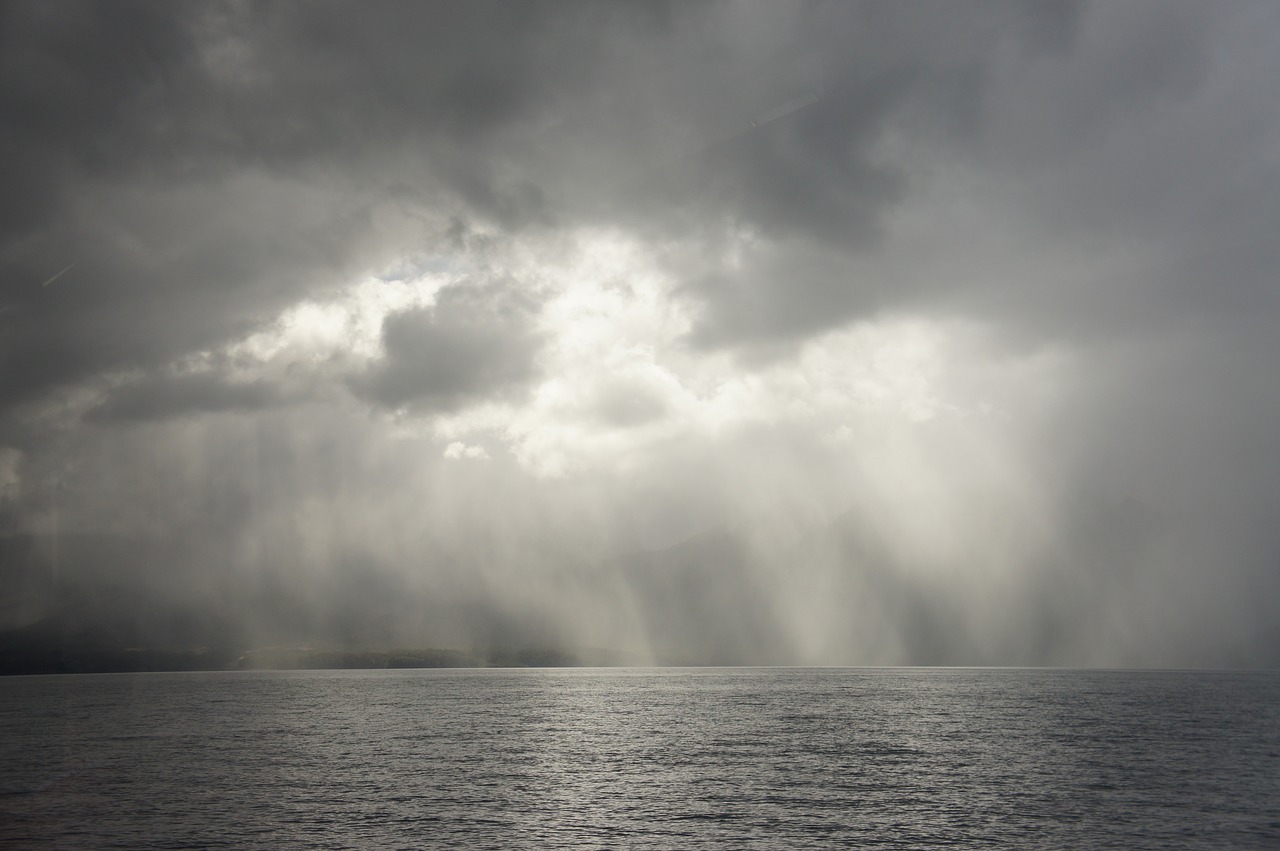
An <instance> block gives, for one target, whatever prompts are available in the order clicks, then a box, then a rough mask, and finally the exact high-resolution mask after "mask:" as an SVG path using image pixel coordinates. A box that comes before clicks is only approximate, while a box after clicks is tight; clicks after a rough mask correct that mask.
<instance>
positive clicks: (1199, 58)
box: [0, 0, 1280, 665]
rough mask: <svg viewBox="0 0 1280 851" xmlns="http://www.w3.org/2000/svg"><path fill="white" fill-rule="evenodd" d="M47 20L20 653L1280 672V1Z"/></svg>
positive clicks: (463, 7)
mask: <svg viewBox="0 0 1280 851" xmlns="http://www.w3.org/2000/svg"><path fill="white" fill-rule="evenodd" d="M0 9H2V11H0V119H2V120H0V187H3V189H2V190H0V533H3V535H4V536H5V538H6V540H8V541H9V542H10V543H9V545H8V549H7V550H6V552H7V553H8V555H7V556H6V558H7V559H8V563H7V565H6V567H5V569H6V570H9V571H10V572H11V574H12V575H17V573H21V574H22V575H23V576H26V577H28V579H27V580H24V582H27V586H25V588H26V590H23V591H21V592H20V593H19V592H18V591H14V590H13V586H12V585H11V587H10V590H9V591H8V592H6V594H7V596H8V597H9V599H8V600H6V601H5V604H4V606H3V607H0V616H2V617H3V619H4V620H5V623H4V624H2V625H3V626H5V627H7V628H12V627H15V626H22V625H26V624H30V623H34V622H37V621H39V620H40V619H41V618H49V617H54V616H55V615H56V613H57V611H58V610H59V607H60V606H64V605H65V604H66V601H64V600H59V599H57V594H58V592H57V591H56V590H54V591H51V590H50V588H52V587H53V586H48V585H40V584H39V583H38V582H35V583H34V584H33V583H32V582H31V581H28V580H29V577H30V576H31V575H34V573H39V572H41V571H45V572H49V571H57V570H63V571H72V570H78V571H82V572H83V571H93V570H105V569H106V568H105V567H103V566H102V565H104V564H106V563H108V562H110V564H111V565H113V567H112V569H116V570H121V571H124V572H126V573H128V572H130V571H132V572H133V573H132V574H131V575H135V576H142V577H145V579H141V580H136V581H139V582H144V583H145V584H147V585H148V586H149V587H151V588H152V590H153V591H154V590H155V588H156V587H159V586H163V588H165V589H168V590H166V591H165V593H164V594H159V592H156V593H157V594H158V596H156V598H155V601H152V602H149V603H148V605H151V606H168V605H174V606H185V607H186V608H185V609H183V610H184V611H192V610H193V607H194V608H195V609H203V610H206V611H207V612H208V613H211V614H210V617H211V618H213V619H214V620H216V621H217V622H218V623H223V624H227V623H232V622H234V623H235V624H238V628H241V629H244V630H247V633H246V634H247V635H248V636H249V637H248V639H247V640H251V641H267V640H311V641H322V640H325V639H331V640H334V641H339V640H341V641H351V642H357V643H358V642H365V643H369V642H378V641H382V642H396V641H399V642H426V643H437V644H441V645H453V646H463V645H466V644H467V643H468V642H471V643H475V642H484V641H491V642H517V643H518V642H533V643H539V642H541V643H554V644H559V645H563V646H569V647H585V646H590V647H607V648H615V649H620V650H625V651H626V652H629V653H632V654H634V655H633V656H632V657H631V658H635V659H641V660H649V661H671V660H677V661H678V660H694V661H703V660H712V661H734V662H739V661H748V662H750V661H763V662H798V663H838V664H915V663H949V664H1073V665H1256V664H1268V665H1275V664H1280V621H1278V619H1277V615H1276V601H1277V600H1280V450H1278V449H1277V435H1280V379H1278V378H1277V376H1278V375H1280V369H1277V367H1278V366H1280V333H1277V331H1278V330H1280V280H1278V278H1277V270H1278V269H1280V240H1277V236H1276V235H1277V234H1280V108H1278V106H1280V103H1278V102H1277V96H1276V90H1277V84H1276V81H1277V80H1280V6H1277V5H1276V4H1274V3H1270V2H1265V0H1262V1H1261V2H1256V3H1249V2H1215V3H1204V2H1194V3H1182V2H1173V0H1159V2H1099V3H1072V2H1026V3H1023V2H967V3H949V4H939V3H911V2H905V3H903V2H892V3H891V2H876V3H853V2H848V3H846V2H834V3H786V2H761V3H731V4H730V3H725V4H693V3H674V4H660V3H622V4H620V3H595V2H593V3H568V2H566V3H499V4H487V3H474V2H468V3H453V4H447V3H366V2H362V3H359V4H355V3H346V4H336V3H324V2H317V3H305V4H303V3H288V4H286V3H279V4H251V3H228V4H221V3H206V2H201V3H178V2H175V3H155V2H151V3H141V4H132V3H125V2H112V3H83V4H82V3H69V2H60V0H55V2H28V3H5V4H4V5H3V6H2V7H0ZM19 541H28V542H35V543H31V544H29V545H28V544H24V545H22V546H19V544H18V543H15V542H19ZM59 541H60V542H61V544H60V545H59V544H57V543H56V542H59ZM18 560H22V564H21V565H18V564H17V561H18ZM33 572H34V573H33ZM131 581H135V580H131ZM148 599H150V598H148ZM155 640H157V641H165V640H176V639H169V638H166V637H165V635H158V637H156V638H155Z"/></svg>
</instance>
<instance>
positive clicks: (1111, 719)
mask: <svg viewBox="0 0 1280 851" xmlns="http://www.w3.org/2000/svg"><path fill="white" fill-rule="evenodd" d="M1277 707H1280V679H1278V678H1277V677H1276V675H1275V674H1272V673H1193V672H1120V671H1117V672H1079V671H1048V670H922V669H921V670H890V669H882V670H822V669H768V670H765V669H734V670H725V669H719V670H717V669H701V670H696V671H695V670H655V669H613V670H608V671H605V670H581V671H566V670H539V671H510V670H508V671H402V672H292V673H278V672H272V673H242V674H227V673H208V674H149V675H102V676H95V677H39V678H36V677H18V678H5V679H4V680H0V757H2V758H0V840H3V841H5V842H11V843H14V844H15V845H18V846H21V847H32V848H41V847H59V848H102V847H138V846H140V845H147V844H150V843H151V842H154V841H155V840H156V838H158V837H163V841H164V843H165V844H167V845H192V846H200V847H208V848H216V847H236V848H240V847H248V846H251V847H272V848H293V847H299V848H301V847H309V848H348V847H368V846H380V847H386V846H412V847H456V846H458V845H464V846H466V847H472V848H482V847H495V848H496V847H504V848H511V847H530V848H533V847H543V848H545V847H560V848H563V847H600V846H602V845H605V846H614V847H618V846H625V847H634V848H671V847H727V846H732V847H770V848H776V847H778V846H779V845H785V846H787V847H793V848H830V847H833V846H844V845H855V846H857V847H867V848H918V847H922V846H923V847H938V846H941V845H949V844H960V845H964V846H967V847H983V848H1046V849H1048V848H1066V847H1089V848H1102V847H1124V848H1130V849H1145V848H1152V849H1155V848H1171V847H1177V848H1224V847H1234V848H1265V847H1273V846H1274V845H1275V844H1276V843H1277V842H1280V771H1277V762H1278V760H1280V756H1278V754H1280V715H1278V712H1280V710H1277Z"/></svg>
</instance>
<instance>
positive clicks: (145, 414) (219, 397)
mask: <svg viewBox="0 0 1280 851" xmlns="http://www.w3.org/2000/svg"><path fill="white" fill-rule="evenodd" d="M283 401H284V400H283V399H282V398H281V395H280V392H279V390H278V388H276V387H275V386H273V385H271V384H268V383H267V382H264V381H262V380H254V381H242V382H229V381H226V380H224V379H223V378H221V377H219V376H217V375H214V374H209V373H197V374H193V375H165V376H160V377H158V378H155V379H152V380H140V381H135V382H132V383H130V384H127V385H125V386H124V387H122V388H120V389H117V390H115V391H114V392H112V393H111V395H110V396H109V397H108V398H107V399H106V400H105V401H103V402H101V403H100V404H98V405H96V406H95V407H93V408H91V409H90V410H89V412H88V413H87V414H86V416H85V419H86V421H88V422H91V423H110V422H125V423H128V422H147V421H152V420H165V419H170V418H172V417H182V416H193V415H197V414H207V413H220V412H227V411H232V412H241V413H243V412H249V411H257V410H261V409H263V408H266V407H270V406H272V405H278V404H282V403H283Z"/></svg>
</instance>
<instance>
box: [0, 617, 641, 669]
mask: <svg viewBox="0 0 1280 851" xmlns="http://www.w3.org/2000/svg"><path fill="white" fill-rule="evenodd" d="M638 661H639V660H636V659H633V658H630V657H628V656H627V655H626V654H620V653H613V652H609V651H603V650H587V651H577V652H573V651H567V650H562V649H558V648H493V649H490V650H487V651H483V652H473V653H464V652H462V651H459V650H453V649H449V648H438V647H416V648H408V647H404V648H392V649H373V650H370V649H346V648H333V647H263V648H255V649H251V650H238V649H232V648H226V647H222V648H195V649H188V650H171V649H158V648H139V647H117V646H102V645H98V646H94V645H88V644H63V643H61V642H59V641H57V640H55V639H53V637H51V636H50V635H49V634H47V632H46V631H45V630H42V629H40V628H34V629H27V630H19V631H14V632H9V633H3V634H0V675H22V674H104V673H126V672H147V671H237V670H240V671H289V670H325V669H332V670H337V669H395V668H574V667H608V666H614V665H627V664H635V663H637V662H638Z"/></svg>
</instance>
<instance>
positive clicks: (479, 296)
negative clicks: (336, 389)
mask: <svg viewBox="0 0 1280 851" xmlns="http://www.w3.org/2000/svg"><path fill="white" fill-rule="evenodd" d="M537 307H538V299H537V297H536V294H535V293H529V292H525V291H522V290H521V288H520V286H519V284H518V283H516V282H514V281H506V280H497V281H490V282H487V283H482V284H467V283H461V284H451V285H449V286H447V287H445V288H444V289H442V290H441V291H440V292H439V293H438V294H437V296H436V301H435V304H434V305H432V306H431V307H423V308H411V309H409V310H404V311H401V312H399V313H393V314H391V315H390V316H388V317H387V318H386V319H385V320H384V321H383V324H382V347H383V352H384V356H383V358H382V359H381V360H379V361H378V362H376V363H375V364H374V365H373V366H371V367H370V368H369V369H368V371H366V372H365V373H364V374H362V375H360V376H357V377H355V378H353V379H352V380H351V386H352V389H353V390H355V392H356V393H357V394H359V395H360V396H362V397H364V398H365V399H368V400H369V401H371V402H373V403H375V404H377V405H379V406H382V407H386V408H395V409H410V410H419V411H448V410H452V409H456V408H457V407H459V406H461V405H464V404H467V403H469V402H474V401H476V400H483V399H486V398H491V397H493V396H496V395H498V394H505V393H510V392H513V391H518V390H520V389H522V388H523V386H524V385H526V384H528V383H529V382H530V381H531V380H532V379H533V378H534V377H535V376H536V374H537V367H536V363H535V359H536V357H537V354H538V349H539V346H540V343H541V338H540V334H539V333H538V332H537V330H536V329H535V328H534V326H533V321H534V320H535V319H536V309H537Z"/></svg>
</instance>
